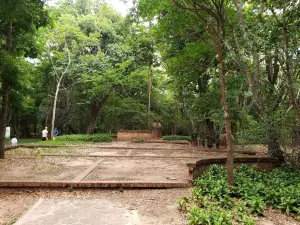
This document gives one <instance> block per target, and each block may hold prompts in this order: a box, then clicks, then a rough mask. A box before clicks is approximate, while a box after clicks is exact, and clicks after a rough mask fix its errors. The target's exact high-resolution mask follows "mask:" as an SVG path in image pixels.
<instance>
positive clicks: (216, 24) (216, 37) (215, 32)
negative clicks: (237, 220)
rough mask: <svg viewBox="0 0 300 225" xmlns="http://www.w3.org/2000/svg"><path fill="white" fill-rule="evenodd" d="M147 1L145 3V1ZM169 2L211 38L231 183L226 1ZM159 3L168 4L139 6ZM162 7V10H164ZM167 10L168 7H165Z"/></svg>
mask: <svg viewBox="0 0 300 225" xmlns="http://www.w3.org/2000/svg"><path fill="white" fill-rule="evenodd" d="M146 2H147V3H146ZM150 2H151V3H150ZM170 2H171V3H172V4H173V5H174V6H175V7H178V8H179V9H182V10H184V11H188V12H191V13H192V14H193V15H194V16H195V17H196V18H197V19H198V20H199V21H201V23H202V26H203V27H206V31H207V32H208V33H209V34H210V36H211V40H212V41H213V44H214V48H215V51H216V53H217V56H218V57H217V60H218V70H219V74H220V79H219V81H220V93H221V98H220V101H221V104H222V107H223V113H224V120H225V129H226V138H227V145H228V149H229V150H228V157H227V176H228V183H230V184H233V152H234V146H233V137H232V132H231V122H230V116H229V115H230V113H229V107H228V104H227V101H226V66H225V63H224V52H225V38H226V28H225V22H226V21H225V20H226V19H225V17H226V10H227V7H228V4H229V3H228V2H227V1H226V0H212V1H204V2H198V1H195V0H190V1H184V2H183V1H177V0H170ZM149 3H150V4H152V5H156V4H157V5H159V6H163V7H165V8H164V9H166V5H168V2H167V1H164V2H163V3H154V2H153V1H141V3H140V4H141V6H142V7H143V4H147V6H149V5H148V4H149ZM164 9H163V10H164ZM167 10H168V9H167Z"/></svg>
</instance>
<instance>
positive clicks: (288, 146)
mask: <svg viewBox="0 0 300 225" xmlns="http://www.w3.org/2000/svg"><path fill="white" fill-rule="evenodd" d="M298 15H299V1H296V0H289V1H270V0H261V1H254V0H248V1H239V0H233V1H229V0H203V1H195V0H186V1H183V0H139V1H134V6H133V7H132V9H131V10H130V13H129V14H128V15H127V16H125V17H124V16H122V15H121V14H120V13H118V12H117V11H116V10H115V9H114V8H112V7H111V6H110V5H109V4H108V3H105V2H102V1H100V0H76V1H72V0H60V1H58V3H57V4H56V5H55V6H50V5H47V2H46V3H45V2H44V1H42V0H34V1H33V0H22V1H18V0H11V1H1V3H0V84H1V122H0V124H1V128H0V137H1V139H0V144H1V146H0V148H1V151H0V152H2V153H1V154H2V155H3V152H4V150H3V149H4V136H5V127H11V135H13V134H15V135H17V137H18V138H19V137H22V138H25V137H32V136H38V137H39V136H40V134H41V131H42V129H43V127H45V126H48V127H49V128H50V130H52V131H53V129H54V128H55V127H57V128H58V129H59V132H60V134H62V135H63V134H86V133H87V134H93V133H110V132H115V131H116V130H118V129H129V130H147V129H149V128H150V126H151V123H152V121H153V120H159V121H160V122H161V124H162V127H163V129H162V132H163V134H165V135H186V136H187V135H190V134H191V133H197V134H198V135H199V137H200V138H201V139H205V138H206V137H207V136H215V135H221V134H225V133H226V136H227V144H228V147H229V150H230V152H231V153H232V154H233V149H234V145H235V144H264V145H268V149H269V153H270V154H271V155H272V156H275V157H277V158H279V159H282V160H284V157H285V156H286V155H285V153H286V152H289V153H291V152H292V153H293V154H292V157H293V158H295V156H297V155H298V156H297V157H299V152H297V151H296V150H297V146H299V140H300V139H299V137H300V129H299V123H300V89H299V87H300V79H299V75H300V73H299V71H300V68H299V57H300V54H299V53H300V51H299V50H300V49H299V47H300V45H299V26H300V21H299V16H298ZM289 156H291V154H289Z"/></svg>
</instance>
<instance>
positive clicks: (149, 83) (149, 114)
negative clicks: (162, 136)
mask: <svg viewBox="0 0 300 225" xmlns="http://www.w3.org/2000/svg"><path fill="white" fill-rule="evenodd" d="M152 79H153V71H152V66H151V65H150V66H149V73H148V82H147V92H148V129H149V130H151V128H152V126H151V92H152Z"/></svg>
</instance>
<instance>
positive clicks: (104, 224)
mask: <svg viewBox="0 0 300 225" xmlns="http://www.w3.org/2000/svg"><path fill="white" fill-rule="evenodd" d="M62 224H65V225H67V224H69V225H99V224H101V225H140V219H139V216H138V212H137V211H136V210H130V209H128V208H124V207H120V206H117V205H115V204H113V203H111V202H110V201H107V200H105V199H93V200H91V199H87V200H85V199H81V200H66V199H39V200H38V201H37V202H36V204H34V205H33V206H32V207H31V208H30V209H29V210H28V211H27V212H26V213H25V214H24V215H23V216H22V217H21V218H20V219H19V220H18V221H17V222H16V223H15V225H62Z"/></svg>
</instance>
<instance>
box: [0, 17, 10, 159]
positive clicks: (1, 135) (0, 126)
mask: <svg viewBox="0 0 300 225" xmlns="http://www.w3.org/2000/svg"><path fill="white" fill-rule="evenodd" d="M6 45H7V52H8V54H11V52H12V22H9V24H8V31H7V42H6ZM8 90H9V84H8V81H7V80H3V81H2V110H1V121H0V159H4V151H5V130H6V123H7V110H8Z"/></svg>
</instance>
